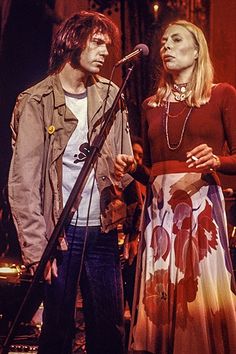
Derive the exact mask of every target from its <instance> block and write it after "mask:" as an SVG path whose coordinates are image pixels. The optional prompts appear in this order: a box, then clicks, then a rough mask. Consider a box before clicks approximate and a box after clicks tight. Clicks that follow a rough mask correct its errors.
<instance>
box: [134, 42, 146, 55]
mask: <svg viewBox="0 0 236 354" xmlns="http://www.w3.org/2000/svg"><path fill="white" fill-rule="evenodd" d="M137 49H139V50H141V51H142V54H143V55H148V54H149V48H148V46H147V45H146V44H144V43H139V44H137V45H136V46H135V48H134V50H137Z"/></svg>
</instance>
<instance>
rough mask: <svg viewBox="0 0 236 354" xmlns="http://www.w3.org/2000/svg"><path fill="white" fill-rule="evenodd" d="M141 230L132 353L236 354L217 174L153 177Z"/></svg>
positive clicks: (234, 298) (235, 301)
mask: <svg viewBox="0 0 236 354" xmlns="http://www.w3.org/2000/svg"><path fill="white" fill-rule="evenodd" d="M185 169H186V168H185ZM177 170H178V169H177ZM173 171H174V172H173ZM142 229H143V235H142V238H141V240H140V246H139V255H138V268H137V274H136V289H135V298H134V311H133V316H132V319H133V320H132V321H133V323H132V325H131V336H130V344H129V346H130V350H131V353H153V354H216V353H217V354H233V353H236V295H235V281H234V277H233V269H232V262H231V259H230V253H229V247H228V237H227V223H226V216H225V208H224V198H223V194H222V190H221V187H220V186H219V185H218V183H217V180H216V178H215V176H214V173H205V174H204V173H199V171H198V172H191V171H190V172H189V170H188V172H185V171H182V172H176V171H175V169H174V170H173V169H170V173H168V174H167V173H163V172H161V174H159V175H157V176H154V177H153V180H152V183H151V184H150V187H149V188H148V191H147V197H146V203H145V208H144V212H143V224H142Z"/></svg>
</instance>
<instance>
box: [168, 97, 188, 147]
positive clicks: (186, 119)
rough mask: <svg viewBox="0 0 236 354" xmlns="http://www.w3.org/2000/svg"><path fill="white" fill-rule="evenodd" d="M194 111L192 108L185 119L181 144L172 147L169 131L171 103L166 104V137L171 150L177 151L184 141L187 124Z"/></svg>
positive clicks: (180, 139)
mask: <svg viewBox="0 0 236 354" xmlns="http://www.w3.org/2000/svg"><path fill="white" fill-rule="evenodd" d="M192 110H193V107H190V109H189V111H188V113H187V115H186V117H185V119H184V124H183V127H182V130H181V134H180V138H179V142H178V143H177V144H174V145H171V143H170V138H169V129H168V125H169V124H168V123H169V116H170V113H169V112H170V101H168V102H167V104H166V109H165V110H164V122H165V136H166V142H167V146H168V148H169V149H170V150H177V149H178V148H179V147H180V145H181V143H182V141H183V137H184V133H185V128H186V124H187V121H188V119H189V116H190V114H191V112H192Z"/></svg>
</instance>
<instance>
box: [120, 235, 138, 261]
mask: <svg viewBox="0 0 236 354" xmlns="http://www.w3.org/2000/svg"><path fill="white" fill-rule="evenodd" d="M137 253H138V238H136V239H135V240H133V241H130V242H125V243H124V252H123V255H124V258H125V259H127V260H128V263H129V265H131V264H132V263H133V261H134V258H135V256H136V255H137Z"/></svg>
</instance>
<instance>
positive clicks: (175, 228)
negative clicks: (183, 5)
mask: <svg viewBox="0 0 236 354" xmlns="http://www.w3.org/2000/svg"><path fill="white" fill-rule="evenodd" d="M160 54H161V58H162V62H163V74H162V78H161V80H160V84H159V88H158V90H157V93H156V95H154V96H153V97H150V98H148V99H147V100H146V101H145V102H144V104H143V112H144V114H143V123H144V139H143V140H144V144H145V147H144V154H145V156H144V163H145V165H146V166H148V167H150V169H148V168H146V167H144V166H139V165H137V164H135V161H134V159H133V157H131V156H127V155H119V156H118V157H117V159H116V163H115V170H116V176H117V179H119V178H120V177H121V176H123V174H124V173H126V172H128V173H130V174H132V175H133V176H134V177H135V178H136V179H138V180H139V181H140V182H143V183H146V184H147V185H148V192H147V197H146V203H145V207H144V212H143V223H142V228H143V235H142V239H141V242H140V250H139V251H140V252H139V260H138V269H137V282H136V298H135V299H134V302H135V306H134V310H135V311H136V316H133V318H134V321H133V325H132V332H131V338H130V349H131V350H132V352H133V353H148V354H149V353H155V354H167V353H168V354H170V353H171V354H180V353H181V354H190V353H191V354H200V353H201V354H213V353H221V354H230V353H232V354H233V353H235V352H236V336H235V333H236V311H235V303H236V296H235V282H234V279H233V270H232V263H231V260H230V255H229V250H228V239H227V231H226V217H225V209H224V200H223V194H222V190H221V187H220V185H219V180H218V178H217V173H216V172H217V171H219V172H222V173H225V174H234V173H236V119H235V117H236V90H235V89H234V88H233V87H232V86H230V85H229V84H226V83H222V84H217V85H215V84H213V83H212V80H213V68H212V64H211V61H210V58H209V53H208V47H207V43H206V40H205V37H204V35H203V33H202V31H201V30H200V29H199V28H198V27H196V26H195V25H193V24H192V23H189V22H187V21H182V20H180V21H176V22H173V23H171V24H170V25H169V26H168V27H167V29H166V30H165V32H164V35H163V37H162V45H161V50H160ZM225 141H227V144H228V147H229V150H230V156H222V151H223V146H224V144H225ZM135 165H136V166H135ZM149 171H150V173H149Z"/></svg>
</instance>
